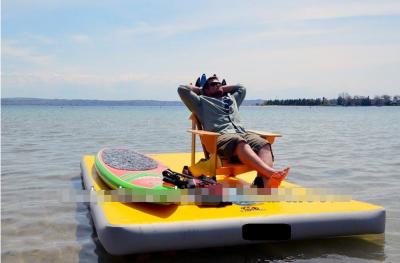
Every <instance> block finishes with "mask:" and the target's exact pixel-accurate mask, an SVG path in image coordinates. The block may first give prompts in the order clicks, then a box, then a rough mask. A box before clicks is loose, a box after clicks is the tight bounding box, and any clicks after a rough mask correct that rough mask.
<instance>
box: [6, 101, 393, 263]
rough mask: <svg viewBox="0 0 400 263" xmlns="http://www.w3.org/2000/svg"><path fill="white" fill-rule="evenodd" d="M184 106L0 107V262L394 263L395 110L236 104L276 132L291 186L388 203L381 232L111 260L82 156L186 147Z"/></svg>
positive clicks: (251, 124)
mask: <svg viewBox="0 0 400 263" xmlns="http://www.w3.org/2000/svg"><path fill="white" fill-rule="evenodd" d="M188 115H189V112H188V111H187V110H186V108H184V107H46V106H4V107H2V113H1V117H2V120H1V132H2V141H1V147H2V149H1V188H2V189H1V190H2V192H1V198H2V199H1V224H2V233H1V247H2V252H1V257H2V260H3V262H95V261H98V262H134V261H138V262H189V261H190V262H202V263H203V262H294V261H295V262H304V261H306V262H349V261H352V262H381V261H385V262H399V260H400V209H399V208H400V207H399V205H398V203H399V196H400V195H399V193H400V172H399V170H400V138H399V136H400V107H363V108H361V107H359V108H358V107H347V108H345V107H243V108H242V109H241V116H242V119H243V122H244V123H245V125H246V127H248V128H252V129H258V130H265V131H274V132H279V133H281V134H283V136H284V137H283V138H281V139H279V140H278V141H277V143H276V144H274V153H275V157H276V165H277V166H280V167H283V166H286V165H289V166H291V167H292V170H291V173H290V175H289V178H288V179H289V181H291V182H294V183H298V184H300V185H303V186H307V187H322V188H332V189H336V190H338V191H341V192H342V193H350V194H352V195H353V197H354V199H357V200H361V201H367V202H371V203H375V204H378V205H382V206H384V207H385V208H386V210H387V219H386V233H385V235H371V236H363V237H346V238H334V239H322V240H307V241H296V242H285V243H276V244H260V245H251V246H238V247H228V248H211V249H201V250H188V251H171V252H163V253H153V254H142V255H130V256H122V257H121V256H119V257H115V256H111V255H109V254H108V253H107V252H106V251H105V250H104V249H103V247H102V246H101V244H100V243H99V240H98V238H97V235H96V232H95V230H94V227H93V222H92V219H91V216H90V212H89V209H88V206H87V204H85V203H79V202H72V201H71V202H63V201H62V200H61V199H60V194H59V193H60V192H62V191H63V190H65V189H69V190H79V189H82V180H81V177H80V166H79V164H80V160H81V158H82V156H83V155H86V154H95V153H96V152H97V151H98V150H100V149H101V148H103V147H106V146H111V147H112V146H124V147H128V148H131V149H136V150H137V151H140V152H143V153H159V152H188V151H189V150H190V135H189V133H187V132H186V130H187V129H188V128H189V127H190V123H189V121H188V120H187V118H188Z"/></svg>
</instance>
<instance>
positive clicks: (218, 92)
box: [204, 79, 223, 97]
mask: <svg viewBox="0 0 400 263" xmlns="http://www.w3.org/2000/svg"><path fill="white" fill-rule="evenodd" d="M204 94H205V95H206V96H209V97H222V95H223V91H222V85H221V82H219V81H218V79H215V80H213V81H212V82H211V83H210V85H209V86H208V88H207V89H205V90H204Z"/></svg>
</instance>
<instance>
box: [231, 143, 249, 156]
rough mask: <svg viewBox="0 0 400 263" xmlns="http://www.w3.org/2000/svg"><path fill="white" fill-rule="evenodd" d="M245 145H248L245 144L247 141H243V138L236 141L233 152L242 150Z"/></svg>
mask: <svg viewBox="0 0 400 263" xmlns="http://www.w3.org/2000/svg"><path fill="white" fill-rule="evenodd" d="M246 147H250V146H249V145H248V144H247V142H246V141H243V140H241V141H238V142H237V143H236V147H235V151H234V152H235V153H238V152H239V151H243V150H244V149H245V148H246Z"/></svg>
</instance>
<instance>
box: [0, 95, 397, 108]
mask: <svg viewBox="0 0 400 263" xmlns="http://www.w3.org/2000/svg"><path fill="white" fill-rule="evenodd" d="M1 105H2V106H3V105H4V106H6V105H17V106H18V105H20V106H24V105H25V106H184V104H183V103H182V102H181V101H162V100H88V99H43V98H2V99H1ZM243 106H400V96H393V97H391V96H388V95H383V96H375V97H374V98H372V99H370V98H369V97H362V96H354V97H351V96H349V95H345V96H339V97H338V98H337V99H327V98H324V97H323V98H317V99H305V98H303V99H284V100H278V99H275V100H262V99H257V100H245V101H244V102H243Z"/></svg>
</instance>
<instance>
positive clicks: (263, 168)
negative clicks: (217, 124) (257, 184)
mask: <svg viewBox="0 0 400 263" xmlns="http://www.w3.org/2000/svg"><path fill="white" fill-rule="evenodd" d="M235 154H236V155H237V156H238V157H239V160H240V161H241V162H242V163H244V164H246V165H248V166H249V167H251V168H253V169H254V170H256V171H257V172H258V173H259V174H260V175H261V176H263V177H264V178H267V179H269V178H272V177H273V178H275V179H277V180H279V179H281V180H282V179H283V178H284V177H286V175H287V174H288V172H289V170H288V168H286V169H284V170H282V171H277V170H275V169H274V168H272V167H271V166H270V165H268V164H267V163H266V162H264V161H263V160H262V159H261V158H260V157H259V156H258V155H257V154H256V153H255V152H254V151H253V149H251V147H250V146H249V145H248V144H247V143H246V142H243V141H242V142H239V143H238V144H237V145H236V149H235ZM265 155H266V156H267V155H268V153H265ZM271 162H272V154H271Z"/></svg>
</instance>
